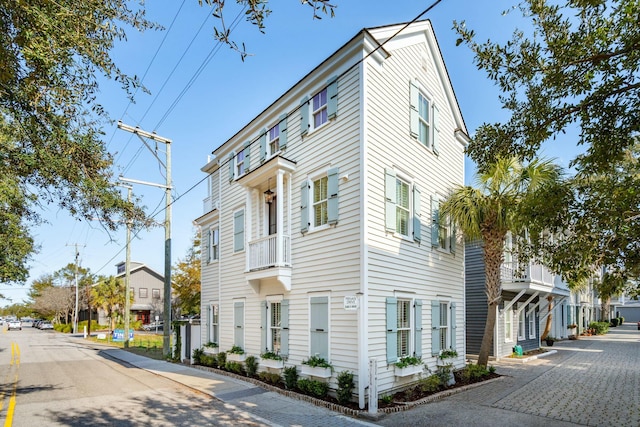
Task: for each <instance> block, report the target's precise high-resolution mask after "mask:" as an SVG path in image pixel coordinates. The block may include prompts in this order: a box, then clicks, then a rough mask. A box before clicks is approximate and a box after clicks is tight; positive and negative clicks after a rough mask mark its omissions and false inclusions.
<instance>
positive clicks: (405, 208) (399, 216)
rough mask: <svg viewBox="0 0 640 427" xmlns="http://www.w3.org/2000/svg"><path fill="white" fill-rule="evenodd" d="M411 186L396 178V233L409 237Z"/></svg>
mask: <svg viewBox="0 0 640 427" xmlns="http://www.w3.org/2000/svg"><path fill="white" fill-rule="evenodd" d="M409 212H410V210H409V184H408V183H407V182H405V181H403V180H401V179H398V178H396V232H397V233H398V234H401V235H402V236H405V237H408V236H409V218H410V215H409Z"/></svg>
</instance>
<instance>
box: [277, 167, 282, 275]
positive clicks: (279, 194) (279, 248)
mask: <svg viewBox="0 0 640 427" xmlns="http://www.w3.org/2000/svg"><path fill="white" fill-rule="evenodd" d="M276 194H277V197H276V229H277V230H278V237H277V243H276V265H277V266H283V265H284V256H283V251H282V249H283V246H284V218H283V215H284V197H283V196H284V171H282V170H278V175H277V176H276Z"/></svg>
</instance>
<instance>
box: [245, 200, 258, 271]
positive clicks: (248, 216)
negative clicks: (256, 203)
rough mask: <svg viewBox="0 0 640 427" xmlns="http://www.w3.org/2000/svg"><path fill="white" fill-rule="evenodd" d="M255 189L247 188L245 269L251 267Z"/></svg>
mask: <svg viewBox="0 0 640 427" xmlns="http://www.w3.org/2000/svg"><path fill="white" fill-rule="evenodd" d="M255 191H256V190H255V189H253V188H247V190H246V202H245V208H244V253H245V258H246V265H245V271H249V270H250V269H251V250H250V247H249V242H251V239H252V237H251V225H252V224H253V218H252V214H251V213H252V211H253V209H252V208H251V198H252V197H251V196H253V193H255Z"/></svg>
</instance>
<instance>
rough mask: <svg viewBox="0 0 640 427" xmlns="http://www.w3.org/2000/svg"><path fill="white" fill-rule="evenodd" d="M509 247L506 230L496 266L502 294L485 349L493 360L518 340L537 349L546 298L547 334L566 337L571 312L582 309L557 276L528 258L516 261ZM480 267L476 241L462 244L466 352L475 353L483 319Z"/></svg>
mask: <svg viewBox="0 0 640 427" xmlns="http://www.w3.org/2000/svg"><path fill="white" fill-rule="evenodd" d="M511 248H512V245H511V240H510V235H508V236H507V241H506V243H505V254H504V262H503V264H502V267H501V279H502V299H501V301H500V304H499V305H498V307H497V310H498V313H497V316H496V327H495V331H494V335H493V347H492V348H491V351H490V353H489V355H490V356H491V357H494V358H496V359H499V358H501V357H506V356H510V355H511V354H512V353H513V347H514V346H516V345H520V346H521V347H522V349H523V351H529V350H534V349H537V348H540V334H541V332H543V331H544V328H545V325H546V322H547V318H548V316H549V299H548V298H549V297H551V302H552V307H553V308H552V312H551V315H552V316H551V320H552V325H551V330H550V333H549V336H552V337H555V338H566V337H568V335H569V332H570V331H569V330H568V329H567V326H568V325H569V324H571V323H573V322H574V321H577V320H576V319H577V318H576V317H575V316H576V315H578V316H582V312H581V311H580V310H577V309H576V308H575V305H574V304H575V299H574V296H573V294H572V293H570V291H569V288H568V286H567V284H566V283H564V282H563V281H562V279H561V277H560V276H558V275H554V274H552V273H551V272H550V271H549V270H548V269H547V268H546V267H544V266H542V265H539V264H535V263H533V262H529V263H527V264H525V265H522V264H518V262H517V260H516V259H515V257H512V255H511ZM484 267H485V265H484V260H483V252H482V246H481V243H480V242H475V243H472V244H467V245H466V246H465V284H466V289H465V292H466V319H467V323H466V339H467V348H466V350H467V354H468V355H477V354H479V352H480V346H481V344H482V338H483V335H484V326H485V323H486V319H487V310H488V304H487V295H486V293H485V281H486V275H485V270H484ZM570 296H571V298H569V297H570ZM580 319H582V317H580Z"/></svg>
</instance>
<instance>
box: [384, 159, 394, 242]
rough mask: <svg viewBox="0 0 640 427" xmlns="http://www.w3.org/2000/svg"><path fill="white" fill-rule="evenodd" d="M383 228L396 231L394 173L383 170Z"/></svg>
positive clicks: (389, 170)
mask: <svg viewBox="0 0 640 427" xmlns="http://www.w3.org/2000/svg"><path fill="white" fill-rule="evenodd" d="M384 199H385V223H384V226H385V229H386V230H387V231H396V173H395V171H394V170H392V169H385V170H384Z"/></svg>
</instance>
